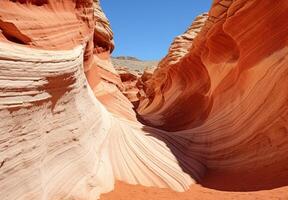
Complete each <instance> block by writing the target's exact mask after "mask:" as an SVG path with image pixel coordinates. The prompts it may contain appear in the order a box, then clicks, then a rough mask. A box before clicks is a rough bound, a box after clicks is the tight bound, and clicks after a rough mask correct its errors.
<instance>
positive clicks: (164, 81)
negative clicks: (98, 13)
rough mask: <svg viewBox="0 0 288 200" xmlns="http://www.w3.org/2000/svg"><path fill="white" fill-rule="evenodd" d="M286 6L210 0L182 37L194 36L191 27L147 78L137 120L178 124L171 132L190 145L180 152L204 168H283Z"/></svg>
mask: <svg viewBox="0 0 288 200" xmlns="http://www.w3.org/2000/svg"><path fill="white" fill-rule="evenodd" d="M287 10H288V3H287V2H286V1H277V3H276V2H274V1H265V2H263V1H261V2H260V1H240V0H239V1H224V0H223V1H221V0H217V1H214V4H213V6H212V8H211V10H210V12H209V17H208V19H207V21H206V22H205V25H204V26H203V28H202V30H201V31H200V32H199V33H198V35H197V37H194V40H193V41H192V40H191V39H189V40H190V45H191V48H190V49H189V50H188V51H187V45H186V43H185V42H186V41H187V39H185V37H184V36H185V35H187V34H188V35H189V32H190V35H189V36H190V37H191V38H193V35H194V34H193V31H191V28H190V31H188V32H187V33H185V34H184V36H180V37H178V38H176V40H175V42H174V43H173V44H172V48H171V50H170V52H169V54H168V55H167V56H166V58H164V60H163V61H161V62H160V65H159V67H158V69H157V70H156V71H155V73H154V74H153V76H152V78H151V79H149V80H148V81H146V84H145V85H146V88H147V89H146V95H147V97H146V98H144V99H143V100H141V102H140V106H139V108H138V112H139V114H140V115H141V117H142V120H143V122H144V123H146V124H147V125H149V126H154V127H157V128H161V129H165V130H167V131H177V132H171V133H170V134H171V137H172V138H173V137H175V138H179V140H180V141H179V142H180V143H182V141H181V139H182V140H183V139H184V138H185V139H184V140H186V142H187V144H189V145H187V146H186V147H185V148H184V149H185V150H184V149H183V148H182V149H181V151H183V154H185V155H186V154H188V155H189V156H188V155H187V156H188V157H190V156H192V155H193V156H194V161H197V162H199V164H202V165H203V167H204V166H205V168H206V169H208V170H209V171H213V170H214V171H216V170H217V171H219V170H220V171H221V173H222V175H223V176H225V175H224V174H225V173H226V172H228V171H234V172H235V171H237V172H238V173H239V174H241V173H242V175H243V176H244V174H245V173H246V172H248V171H249V172H251V171H254V170H255V171H254V175H255V176H257V174H258V173H261V170H265V168H266V167H268V166H269V167H271V166H274V167H275V168H278V167H280V168H281V170H282V172H281V173H283V170H284V168H283V166H285V165H286V164H287V163H288V160H287V156H286V155H287V151H288V149H287V142H288V137H287V133H288V131H287V130H288V129H287V119H288V115H287V105H288V90H287V87H288V82H287V78H286V77H287V72H288V68H287V63H288V57H287V52H288V48H287V39H288V37H287V32H288V28H287V22H285V19H286V18H287V17H288V12H287ZM202 19H203V16H201V17H198V20H200V22H199V23H198V22H197V20H196V22H195V23H196V24H201V23H202V24H203V21H202ZM192 29H193V25H192ZM196 29H197V31H198V27H196ZM186 37H187V36H186ZM179 40H180V41H181V40H183V42H179ZM182 43H183V45H182ZM178 44H179V45H178ZM174 46H177V48H175V47H174ZM181 46H183V50H182V49H181ZM179 49H180V50H179ZM178 52H184V53H178ZM175 55H176V56H175ZM180 138H181V139H180ZM181 160H182V159H180V163H181ZM183 167H184V168H185V165H184V166H183ZM270 169H271V168H270ZM272 169H273V167H272ZM279 173H280V172H279ZM284 174H286V173H284ZM220 177H221V176H220ZM271 178H272V179H273V177H271ZM280 179H281V178H280Z"/></svg>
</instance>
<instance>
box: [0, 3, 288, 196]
mask: <svg viewBox="0 0 288 200" xmlns="http://www.w3.org/2000/svg"><path fill="white" fill-rule="evenodd" d="M93 6H94V7H93ZM287 10H288V3H287V2H286V1H285V0H279V1H277V2H275V1H273V2H272V1H265V2H263V1H258V0H253V1H248V0H237V1H229V0H228V1H224V0H222V1H220V0H217V1H215V2H214V4H213V6H212V9H211V10H210V12H209V14H208V16H207V15H205V14H204V15H202V16H200V17H198V18H197V19H196V22H194V23H193V24H192V26H191V28H190V29H189V30H188V31H187V32H186V33H185V34H184V35H183V36H180V37H178V38H177V39H176V40H175V42H174V43H173V45H172V47H171V49H170V51H169V54H168V55H167V57H165V58H164V60H163V61H162V62H161V63H160V65H159V68H158V69H157V70H156V71H155V72H154V73H153V75H151V74H148V73H146V74H144V76H143V77H142V79H141V81H142V82H141V83H139V84H138V86H139V90H140V92H139V95H141V98H140V105H139V107H138V113H137V115H136V114H135V112H134V110H133V105H132V104H131V102H130V101H129V100H128V99H127V98H126V97H125V96H124V95H123V94H122V93H121V90H122V91H123V88H124V86H123V83H122V81H121V77H120V76H119V74H118V73H117V72H116V71H115V69H114V68H113V65H112V64H111V61H110V53H111V51H112V50H113V48H114V44H113V34H112V32H111V29H110V26H109V22H108V20H107V18H106V17H105V15H104V14H103V12H102V10H101V8H100V6H99V2H98V1H92V0H76V1H61V0H60V1H52V0H46V1H44V0H43V1H34V0H15V1H9V0H2V1H1V2H0V30H1V32H0V40H1V42H0V114H1V117H2V120H1V121H0V152H1V154H0V199H4V200H11V199H29V200H31V199H35V200H38V199H45V200H46V199H47V200H50V199H53V200H54V199H97V198H98V197H99V195H100V194H101V193H103V192H108V191H110V190H112V189H113V186H114V182H115V180H120V181H124V182H126V183H130V184H141V185H144V186H156V187H161V188H171V189H173V190H176V191H185V190H188V189H189V187H190V185H191V184H192V183H195V181H200V182H201V185H202V186H204V187H202V189H201V191H203V190H204V192H203V193H205V191H206V190H205V187H209V188H214V189H219V190H228V191H251V190H253V191H255V190H263V189H266V190H267V191H266V192H265V194H267V193H269V192H270V191H269V190H271V189H273V188H277V187H281V186H285V185H287V184H288V183H287V181H286V180H288V173H287V164H288V160H287V153H288V148H287V147H288V145H287V142H288V137H287V129H288V128H287V120H288V112H287V103H288V93H287V86H288V82H287V78H286V77H287V73H288V67H287V66H288V65H287V63H288V48H287V45H288V43H287V41H288V38H287V36H288V34H287V33H288V26H287V22H286V19H287V18H288V12H287ZM268 36H269V37H268ZM122 78H123V77H122ZM137 118H140V119H141V121H143V122H144V123H145V124H146V125H142V124H140V123H139V122H138V121H137ZM152 127H155V128H152ZM205 175H206V176H205ZM286 177H287V178H286ZM243 179H244V181H243ZM219 180H221V181H219ZM231 180H233V182H232V183H233V184H231ZM231 185H232V187H230V188H227V186H231ZM250 186H253V187H250ZM199 187H200V186H199ZM194 188H195V187H194ZM192 191H193V187H192ZM277 191H278V190H277ZM260 193H261V192H260ZM144 194H145V193H144ZM191 194H195V195H197V192H196V193H193V192H192V193H191ZM225 194H226V193H225ZM261 194H264V193H261ZM261 194H260V195H259V194H258V193H257V194H255V198H256V197H263V195H262V196H261ZM207 195H208V196H207ZM253 195H254V194H252V196H253ZM170 197H173V195H171V196H170ZM204 197H207V199H209V198H208V197H209V194H206V196H204ZM210 197H211V196H210ZM231 197H233V198H234V197H235V198H237V197H238V198H242V197H243V195H242V196H241V195H240V196H237V195H236V196H233V195H232V196H231ZM274 197H277V195H276V196H274ZM185 198H186V197H185ZM277 198H278V197H277Z"/></svg>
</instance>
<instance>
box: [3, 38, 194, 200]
mask: <svg viewBox="0 0 288 200" xmlns="http://www.w3.org/2000/svg"><path fill="white" fill-rule="evenodd" d="M0 44H1V45H0V57H1V60H0V69H1V81H0V88H1V90H0V91H1V92H0V95H1V101H0V105H1V106H0V113H1V116H2V117H3V119H5V120H1V123H0V127H1V128H0V131H1V132H0V133H1V134H0V135H1V145H0V149H1V156H0V160H1V171H0V180H1V181H0V191H1V193H0V198H1V199H3V200H6V199H7V200H10V199H73V198H74V199H95V198H97V197H99V194H100V193H102V192H107V191H110V190H111V189H113V185H114V181H115V179H117V180H122V181H125V182H128V183H131V184H143V185H146V186H158V187H170V188H174V189H175V190H179V191H183V190H184V189H188V188H189V185H190V184H191V183H192V182H193V180H192V179H191V178H190V176H189V175H188V174H186V173H185V172H183V170H182V169H181V167H180V166H179V165H178V161H177V159H176V158H175V156H174V155H173V153H172V152H171V150H170V149H169V148H168V147H167V146H166V144H165V143H164V142H162V141H161V140H159V139H157V138H156V137H155V136H153V134H152V133H154V132H159V134H158V137H160V136H161V134H162V135H165V132H161V131H159V130H154V129H153V128H150V129H148V130H146V131H144V130H142V129H143V127H142V125H141V124H139V123H136V122H133V121H131V120H127V119H124V118H123V117H122V118H120V117H117V116H116V115H112V114H111V113H109V112H108V111H107V110H106V108H105V107H104V106H103V105H102V104H101V103H99V101H98V100H97V99H96V98H95V97H94V95H93V92H92V90H91V89H90V87H89V85H88V83H87V81H86V78H85V75H84V70H83V52H84V48H83V47H81V46H79V47H77V48H75V49H72V50H69V51H68V50H66V51H47V50H36V49H30V48H27V47H20V46H16V45H11V44H8V43H6V44H5V43H0ZM23 52H29V54H26V53H25V54H23ZM23 69H25V70H23Z"/></svg>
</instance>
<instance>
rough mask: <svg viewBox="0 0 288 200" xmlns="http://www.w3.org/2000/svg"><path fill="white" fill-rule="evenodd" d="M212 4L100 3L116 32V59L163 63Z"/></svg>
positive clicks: (204, 0)
mask: <svg viewBox="0 0 288 200" xmlns="http://www.w3.org/2000/svg"><path fill="white" fill-rule="evenodd" d="M211 4H212V0H145V1H142V0H121V1H120V0H101V6H102V8H103V10H104V12H105V14H106V16H107V17H108V18H109V20H110V23H111V26H112V29H113V32H114V39H115V46H116V47H115V50H114V52H113V56H134V57H137V58H139V59H142V60H159V59H161V58H162V57H164V56H165V55H166V54H167V51H168V48H169V46H170V44H171V42H172V41H173V39H174V37H176V36H177V35H179V34H181V33H183V32H184V31H185V30H186V29H187V28H188V27H189V25H190V24H191V23H192V21H193V19H194V18H195V17H196V16H197V15H199V14H201V13H203V12H206V11H208V10H209V9H210V6H211Z"/></svg>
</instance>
